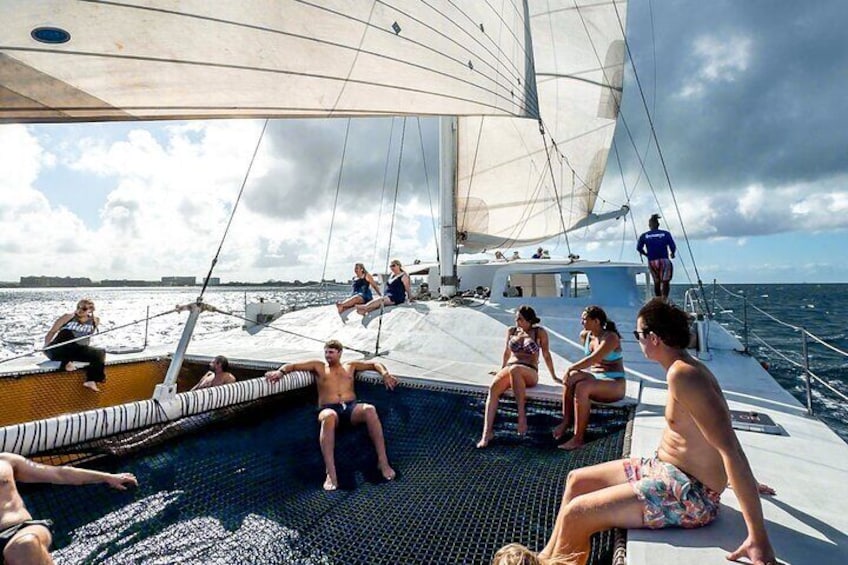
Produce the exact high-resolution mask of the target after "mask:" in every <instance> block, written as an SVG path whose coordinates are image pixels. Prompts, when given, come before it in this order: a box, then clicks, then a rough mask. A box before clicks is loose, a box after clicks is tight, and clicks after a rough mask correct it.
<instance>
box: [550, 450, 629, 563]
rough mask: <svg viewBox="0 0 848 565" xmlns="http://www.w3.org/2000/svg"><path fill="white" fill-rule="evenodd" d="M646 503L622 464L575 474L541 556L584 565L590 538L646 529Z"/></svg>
mask: <svg viewBox="0 0 848 565" xmlns="http://www.w3.org/2000/svg"><path fill="white" fill-rule="evenodd" d="M642 513H643V503H642V502H641V501H639V499H638V498H637V497H636V494H635V493H634V492H633V489H632V488H631V487H630V485H629V484H627V476H626V475H625V474H624V467H623V465H622V462H621V461H610V462H608V463H602V464H600V465H594V466H592V467H587V468H584V469H578V470H575V471H572V472H571V473H570V474H569V477H568V481H567V482H566V488H565V493H564V495H563V499H562V504H561V505H560V509H559V513H558V514H557V520H556V525H555V526H554V531H553V533H552V534H551V538H550V540H549V541H548V544H547V545H546V546H545V548H544V549H543V550H542V551H541V553H540V554H539V556H540V557H542V558H546V559H550V558H552V557H558V558H563V557H564V558H566V559H567V560H566V561H563V563H574V564H578V565H582V564H584V563H586V560H587V558H588V552H589V538H590V536H591V535H592V534H593V533H595V532H598V531H601V530H606V529H609V528H613V527H620V528H640V527H642Z"/></svg>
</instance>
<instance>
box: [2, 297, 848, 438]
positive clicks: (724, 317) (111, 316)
mask: <svg viewBox="0 0 848 565" xmlns="http://www.w3.org/2000/svg"><path fill="white" fill-rule="evenodd" d="M198 290H199V289H197V288H76V289H75V288H68V289H0V360H3V359H7V358H9V357H12V356H15V355H21V354H24V353H27V352H29V351H32V350H34V349H38V348H40V347H41V346H42V340H43V338H44V335H45V334H46V333H47V331H48V330H49V329H50V326H51V325H52V324H53V322H54V321H55V320H56V318H57V317H58V316H59V315H61V314H63V313H66V312H70V311H72V310H73V308H74V306H75V304H76V302H77V300H79V299H80V298H82V297H84V296H88V297H91V298H92V299H94V301H95V303H96V308H97V311H96V313H97V315H99V316H100V324H101V330H109V329H112V328H117V327H119V326H124V325H127V324H130V323H131V322H133V321H135V320H143V319H144V318H145V317H146V316H147V313H148V309H149V313H150V315H151V316H154V315H156V314H163V315H162V316H160V317H157V318H154V319H152V320H150V322H149V324H148V325H147V329H146V334H147V342H148V344H149V345H171V344H176V343H177V341H178V340H179V337H180V334H181V332H182V328H183V324H184V323H185V320H186V318H187V314H185V313H182V314H176V313H173V312H172V310H173V308H174V306H175V305H177V304H186V303H189V302H193V301H194V300H195V298H196V297H197V293H198ZM705 290H706V295H707V299H708V300H709V301H710V304H711V308H712V309H713V310H714V311H715V312H717V319H718V320H719V322H721V323H722V324H724V325H725V327H727V328H728V329H729V330H730V331H731V332H733V333H734V334H736V335H737V336H739V337H740V339H742V338H743V337H744V318H745V300H747V304H748V308H747V311H748V316H747V317H748V328H749V332H748V343H749V351H750V352H751V354H752V355H754V356H755V357H756V358H757V359H759V360H760V361H763V362H766V363H768V365H769V371H770V372H771V374H772V375H773V376H774V377H775V379H776V380H777V381H778V382H779V383H780V384H781V385H782V386H783V387H784V388H785V389H786V390H788V391H789V392H791V393H792V394H793V395H794V396H795V397H796V398H797V399H798V400H799V401H801V402H802V403H804V404H805V403H806V385H805V379H804V371H803V369H802V368H800V367H799V366H798V365H799V364H800V365H802V366H803V364H804V357H803V354H802V337H801V333H800V332H799V331H797V330H795V329H792V328H791V327H787V326H785V325H781V324H780V323H777V322H775V321H773V320H771V319H770V318H769V317H768V316H766V315H764V314H762V313H760V312H759V311H757V309H756V308H759V309H760V310H763V311H765V312H767V313H768V314H769V315H771V316H773V317H775V318H778V319H780V320H782V321H783V322H785V323H786V324H790V325H792V326H797V327H805V328H806V329H807V330H808V331H810V332H812V333H813V334H815V335H817V336H818V337H819V338H821V339H822V340H824V341H825V342H827V343H829V344H831V345H832V346H834V347H836V348H838V349H841V350H843V351H848V284H791V285H781V284H770V285H724V286H721V287H719V286H707V287H706V289H705ZM684 292H685V287H683V286H677V285H676V286H674V287H673V288H672V299H673V300H675V302H677V303H678V304H682V303H683V293H684ZM347 293H348V291H347V289H346V288H344V289H341V288H339V287H334V288H327V289H316V288H314V287H312V288H299V289H289V288H286V289H269V288H267V287H240V288H232V287H213V288H211V289H209V290H208V291H207V293H206V297H205V301H206V302H207V303H208V304H211V305H213V306H216V307H218V308H219V309H221V310H225V311H232V312H233V313H235V314H236V315H243V313H244V308H245V303H246V302H254V301H256V300H258V299H259V298H264V299H266V300H275V301H278V302H280V303H281V304H283V306H284V308H287V309H295V308H302V307H306V306H312V305H317V304H327V303H331V302H335V301H336V300H339V299H340V298H342V297H344V296H346V295H347ZM743 298H744V300H743ZM712 305H714V306H712ZM755 307H756V308H755ZM241 325H242V320H240V319H238V318H236V317H232V316H225V315H222V314H204V315H203V316H201V317H200V318H199V320H198V323H197V327H196V329H195V335H196V336H199V337H202V336H204V335H207V334H214V333H217V332H220V331H222V330H228V329H233V328H238V327H241ZM144 340H145V324H144V323H143V322H142V323H138V324H133V325H129V326H128V327H125V328H122V329H119V330H116V331H111V332H107V333H105V334H102V335H100V336H98V338H97V344H98V345H99V346H101V347H106V348H107V349H109V348H116V347H140V346H141V345H143V344H144ZM762 342H765V343H767V344H768V346H767V345H764V344H763V343H762ZM808 352H809V366H810V369H811V371H812V372H814V373H815V374H816V375H817V376H819V377H820V378H821V379H822V380H824V381H825V382H827V383H828V384H829V385H830V386H832V387H833V388H835V389H836V390H838V391H840V392H841V393H842V394H844V395H848V358H846V357H844V356H841V355H839V354H838V353H836V352H833V351H831V350H829V349H827V348H826V347H824V346H822V345H820V344H818V343H816V342H815V341H814V340H812V339H808ZM1 366H2V365H0V367H1ZM812 390H813V394H812V396H813V409H814V413H815V415H816V416H817V417H818V418H820V419H821V420H823V421H825V422H826V423H827V424H828V425H829V426H830V427H831V428H833V429H834V430H835V431H836V432H837V433H838V434H839V435H840V436H841V437H842V438H843V439H844V440H845V441H848V402H846V401H845V400H843V399H841V398H839V396H837V395H835V394H833V393H832V392H830V391H828V390H827V389H826V388H825V387H823V386H821V385H819V384H817V383H815V382H814V383H813V387H812Z"/></svg>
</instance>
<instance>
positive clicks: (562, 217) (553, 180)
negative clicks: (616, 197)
mask: <svg viewBox="0 0 848 565" xmlns="http://www.w3.org/2000/svg"><path fill="white" fill-rule="evenodd" d="M539 134H540V135H541V136H542V142H543V143H544V144H545V156H546V157H547V163H548V171H549V172H550V174H551V185H552V186H553V189H554V197H555V198H556V202H557V208H558V209H559V221H560V222H561V223H562V235H564V236H565V246H566V248H567V249H568V254H569V255H571V243H570V242H569V241H568V229H567V228H566V227H565V215H564V214H563V213H562V202H561V201H560V198H559V191H558V190H557V183H556V175H554V166H553V164H552V163H551V152H550V150H549V149H548V140H547V137H546V136H545V126H544V125H543V124H542V120H539ZM573 186H574V185H573V184H572V187H573Z"/></svg>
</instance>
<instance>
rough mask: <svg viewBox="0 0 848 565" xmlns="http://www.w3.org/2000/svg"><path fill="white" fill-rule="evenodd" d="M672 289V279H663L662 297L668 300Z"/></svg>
mask: <svg viewBox="0 0 848 565" xmlns="http://www.w3.org/2000/svg"><path fill="white" fill-rule="evenodd" d="M670 290H671V281H663V282H662V285H661V292H662V298H663V300H665V301H666V302H668V293H669V291H670Z"/></svg>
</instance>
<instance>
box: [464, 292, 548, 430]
mask: <svg viewBox="0 0 848 565" xmlns="http://www.w3.org/2000/svg"><path fill="white" fill-rule="evenodd" d="M540 321H541V320H539V317H538V316H536V311H535V310H533V308H532V307H530V306H527V305H526V304H525V305H523V306H519V307H518V310H517V311H516V313H515V326H513V327H511V328H509V329H508V330H507V332H506V346H505V347H504V352H503V363H502V365H501V370H500V371H498V372H497V374H496V375H495V378H494V380H493V381H492V384H491V385H489V395H488V396H487V397H486V416H485V418H484V420H483V437H482V438H481V439H480V441H479V442H477V447H486V446H487V445H489V441H491V439H492V437H494V431H493V430H494V426H495V414H496V413H497V411H498V400H499V399H500V397H501V395H502V394H503V393H504V392H506V391H507V389H509V388H510V387H511V388H512V393H513V394H514V395H515V403H516V404H517V405H518V433H519V434H520V435H524V434H525V433H527V411H526V401H525V394H524V391H525V389H526V388H529V387H533V386H536V384H537V383H538V382H539V353H541V354H542V356H543V357H544V358H545V364H546V365H547V366H548V370H549V371H550V372H551V376H552V377H553V378H554V380H555V381H558V382H559V379H558V378H557V376H556V371H555V370H554V360H553V358H552V357H551V352H550V350H549V349H548V332H547V331H545V328H543V327H541V326H538V325H537V324H538V323H539V322H540Z"/></svg>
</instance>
